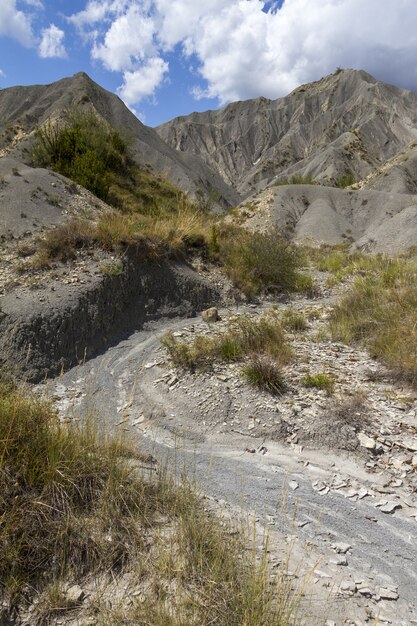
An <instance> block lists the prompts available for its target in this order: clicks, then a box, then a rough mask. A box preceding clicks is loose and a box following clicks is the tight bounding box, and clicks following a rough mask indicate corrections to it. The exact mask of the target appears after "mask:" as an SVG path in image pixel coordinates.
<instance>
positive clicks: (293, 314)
mask: <svg viewBox="0 0 417 626" xmlns="http://www.w3.org/2000/svg"><path fill="white" fill-rule="evenodd" d="M282 325H283V326H284V328H286V329H287V330H291V331H293V332H296V333H298V332H301V331H303V330H307V328H308V323H307V320H306V318H305V317H304V314H303V313H300V312H298V311H294V309H287V310H286V311H284V313H283V315H282Z"/></svg>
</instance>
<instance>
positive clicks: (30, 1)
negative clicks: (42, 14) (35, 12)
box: [22, 0, 44, 9]
mask: <svg viewBox="0 0 417 626" xmlns="http://www.w3.org/2000/svg"><path fill="white" fill-rule="evenodd" d="M22 1H23V2H24V3H25V4H27V5H28V6H30V7H34V8H35V9H43V8H44V6H43V3H42V2H41V0H22Z"/></svg>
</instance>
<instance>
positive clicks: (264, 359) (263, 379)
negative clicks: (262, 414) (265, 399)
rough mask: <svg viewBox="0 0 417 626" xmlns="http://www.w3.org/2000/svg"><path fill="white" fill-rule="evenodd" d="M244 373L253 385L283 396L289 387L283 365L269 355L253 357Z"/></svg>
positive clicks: (245, 367)
mask: <svg viewBox="0 0 417 626" xmlns="http://www.w3.org/2000/svg"><path fill="white" fill-rule="evenodd" d="M242 373H243V376H244V377H245V379H246V380H247V381H248V383H249V384H251V385H252V386H253V387H258V388H259V389H263V390H265V391H268V392H269V393H272V394H273V395H278V396H281V395H282V394H283V393H285V391H286V389H287V385H286V382H285V379H284V377H283V374H282V368H281V365H280V364H279V363H277V361H276V360H275V359H273V358H271V357H270V356H268V355H255V356H253V357H251V359H250V360H249V362H248V363H247V365H245V366H244V368H243V370H242Z"/></svg>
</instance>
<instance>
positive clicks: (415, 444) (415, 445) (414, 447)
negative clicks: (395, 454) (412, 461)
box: [402, 439, 417, 452]
mask: <svg viewBox="0 0 417 626" xmlns="http://www.w3.org/2000/svg"><path fill="white" fill-rule="evenodd" d="M402 444H403V447H404V448H406V449H407V450H410V451H411V452H417V441H415V440H414V439H404V441H403V442H402Z"/></svg>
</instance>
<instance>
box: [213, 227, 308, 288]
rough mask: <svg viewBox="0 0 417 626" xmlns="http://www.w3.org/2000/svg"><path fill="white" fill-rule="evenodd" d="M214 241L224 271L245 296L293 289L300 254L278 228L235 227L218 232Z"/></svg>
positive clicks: (295, 286)
mask: <svg viewBox="0 0 417 626" xmlns="http://www.w3.org/2000/svg"><path fill="white" fill-rule="evenodd" d="M218 241H219V245H220V258H221V260H222V261H223V262H224V265H225V271H226V272H227V274H228V275H229V276H230V278H231V279H232V281H233V282H234V284H235V285H236V286H237V287H238V288H239V289H241V290H242V291H243V292H244V293H245V294H246V295H248V296H253V295H257V294H259V293H261V292H264V291H276V292H279V291H296V290H297V281H298V280H299V276H300V274H299V272H298V270H299V267H300V263H301V260H300V256H299V254H298V251H297V249H296V248H295V247H294V246H293V245H292V244H290V243H289V242H288V241H286V240H284V239H283V238H282V237H281V235H280V234H279V232H278V230H273V231H272V232H270V233H248V232H247V231H244V230H242V229H235V230H234V231H226V233H223V234H222V235H218Z"/></svg>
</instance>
